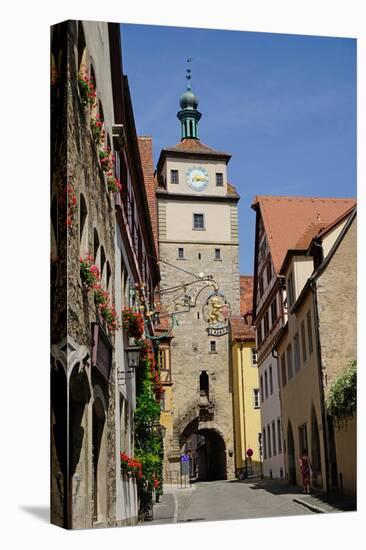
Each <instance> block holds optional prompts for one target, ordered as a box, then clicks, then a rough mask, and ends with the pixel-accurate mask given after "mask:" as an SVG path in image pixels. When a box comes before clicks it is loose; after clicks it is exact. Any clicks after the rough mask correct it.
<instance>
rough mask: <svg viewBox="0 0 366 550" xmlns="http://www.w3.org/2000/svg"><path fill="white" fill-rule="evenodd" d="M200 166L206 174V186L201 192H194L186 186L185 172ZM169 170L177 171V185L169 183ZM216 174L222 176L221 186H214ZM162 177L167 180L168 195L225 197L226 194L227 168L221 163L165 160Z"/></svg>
mask: <svg viewBox="0 0 366 550" xmlns="http://www.w3.org/2000/svg"><path fill="white" fill-rule="evenodd" d="M199 166H202V168H205V170H207V172H208V180H209V181H208V185H207V187H206V188H205V189H203V191H194V190H193V189H192V188H191V187H189V185H188V184H187V171H188V170H189V169H190V168H193V167H195V168H198V167H199ZM170 170H178V174H179V183H178V184H174V183H173V184H171V183H170ZM216 172H219V173H222V174H223V186H222V187H218V186H216ZM164 177H165V178H166V179H167V190H168V191H169V193H184V194H186V193H197V194H199V195H217V196H219V197H222V196H225V195H226V193H227V168H226V164H225V163H224V162H222V161H220V162H217V161H215V160H200V159H197V160H196V159H169V158H168V159H167V160H166V162H165V166H164Z"/></svg>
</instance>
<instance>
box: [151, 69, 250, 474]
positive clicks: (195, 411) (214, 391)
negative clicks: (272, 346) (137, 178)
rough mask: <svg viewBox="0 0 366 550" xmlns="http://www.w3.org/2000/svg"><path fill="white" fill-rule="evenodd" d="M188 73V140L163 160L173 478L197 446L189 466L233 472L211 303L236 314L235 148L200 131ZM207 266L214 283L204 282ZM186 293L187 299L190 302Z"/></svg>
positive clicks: (184, 115) (223, 346)
mask: <svg viewBox="0 0 366 550" xmlns="http://www.w3.org/2000/svg"><path fill="white" fill-rule="evenodd" d="M188 72H190V71H188ZM187 78H188V86H187V90H186V91H185V92H184V93H183V95H182V96H181V98H180V110H179V112H178V114H177V117H178V119H179V120H180V123H181V141H180V143H178V144H177V145H174V146H172V147H166V148H164V149H163V150H162V151H161V154H160V157H159V161H158V164H157V169H156V176H157V189H156V196H157V202H158V224H159V258H160V272H161V302H162V304H163V306H164V307H165V308H166V309H167V310H168V311H169V312H171V313H172V312H173V311H175V312H176V316H175V319H176V323H175V326H174V328H173V336H174V337H173V339H172V342H171V352H170V361H169V363H170V369H171V376H170V380H171V386H170V387H169V388H167V390H166V392H165V400H164V405H163V407H164V409H163V410H164V418H167V417H169V418H170V422H169V423H168V424H167V426H166V427H167V431H166V436H165V441H164V448H165V464H164V476H165V480H166V482H168V483H169V481H170V480H173V482H174V480H176V479H177V477H176V476H177V475H178V474H179V472H180V455H182V454H188V455H190V468H191V475H193V476H197V478H198V479H200V480H214V479H232V478H233V477H234V476H235V466H234V464H235V461H234V456H233V453H234V439H233V437H234V435H233V401H232V377H231V360H230V356H231V350H230V340H229V334H228V331H225V330H223V331H219V330H218V331H216V332H215V331H212V330H210V319H209V316H208V315H207V310H208V306H209V305H210V299H212V297H215V299H216V297H217V296H219V299H221V300H223V302H226V304H227V311H229V312H231V314H232V315H238V314H239V303H240V287H239V262H238V247H239V240H238V208H237V207H238V201H239V195H238V194H237V192H236V190H235V188H234V187H233V185H231V184H230V183H228V176H227V165H228V162H229V160H230V158H231V155H229V154H228V153H225V152H223V151H218V150H216V149H213V148H211V147H209V146H208V145H205V144H204V143H202V142H201V141H200V139H199V137H198V123H199V120H200V118H201V113H200V112H199V111H198V110H197V107H198V98H197V96H196V95H195V94H194V93H193V92H192V90H191V89H190V75H189V76H188V77H187ZM210 276H212V279H213V281H215V282H216V283H217V287H215V288H214V287H213V286H212V285H211V286H207V288H203V287H204V286H205V282H204V280H205V279H206V278H207V277H210ZM182 285H186V287H185V288H184V289H183V290H182V288H181V287H182ZM202 288H203V289H202ZM175 289H178V290H177V291H175ZM201 289H202V290H201ZM179 293H180V294H179ZM187 296H189V297H190V298H189V300H188V301H189V304H190V305H189V306H188V307H183V304H184V303H185V304H187ZM217 303H218V302H217ZM217 307H220V306H219V305H218V306H217ZM225 307H226V306H225ZM183 310H184V312H183ZM228 316H229V314H227V315H226V317H228ZM211 320H212V319H211ZM227 324H228V323H227Z"/></svg>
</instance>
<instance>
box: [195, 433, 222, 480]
mask: <svg viewBox="0 0 366 550" xmlns="http://www.w3.org/2000/svg"><path fill="white" fill-rule="evenodd" d="M198 435H200V436H202V437H204V444H203V445H202V448H203V449H202V450H203V452H202V453H201V454H202V459H203V460H202V464H201V469H200V470H199V475H198V478H199V480H200V481H215V480H219V479H226V477H227V476H226V448H225V442H224V440H223V438H222V437H221V435H219V434H218V433H217V432H216V431H215V430H211V429H203V430H199V431H198Z"/></svg>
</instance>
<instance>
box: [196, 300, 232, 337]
mask: <svg viewBox="0 0 366 550" xmlns="http://www.w3.org/2000/svg"><path fill="white" fill-rule="evenodd" d="M202 314H203V318H204V320H205V321H206V322H207V323H208V327H207V328H206V331H207V334H208V335H209V336H224V335H225V334H228V333H229V317H230V305H229V303H228V302H227V300H226V299H225V296H224V295H223V294H222V292H220V291H218V290H217V291H215V292H213V293H212V294H210V295H209V296H208V298H207V300H206V303H205V304H204V306H203V308H202Z"/></svg>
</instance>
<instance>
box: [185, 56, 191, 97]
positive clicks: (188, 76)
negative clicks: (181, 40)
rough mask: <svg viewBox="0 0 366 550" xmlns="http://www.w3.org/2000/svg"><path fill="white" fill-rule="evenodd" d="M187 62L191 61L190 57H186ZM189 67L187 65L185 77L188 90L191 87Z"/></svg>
mask: <svg viewBox="0 0 366 550" xmlns="http://www.w3.org/2000/svg"><path fill="white" fill-rule="evenodd" d="M187 63H192V57H188V59H187ZM191 78H192V77H191V69H189V68H188V67H187V74H186V79H187V90H190V89H191Z"/></svg>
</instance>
